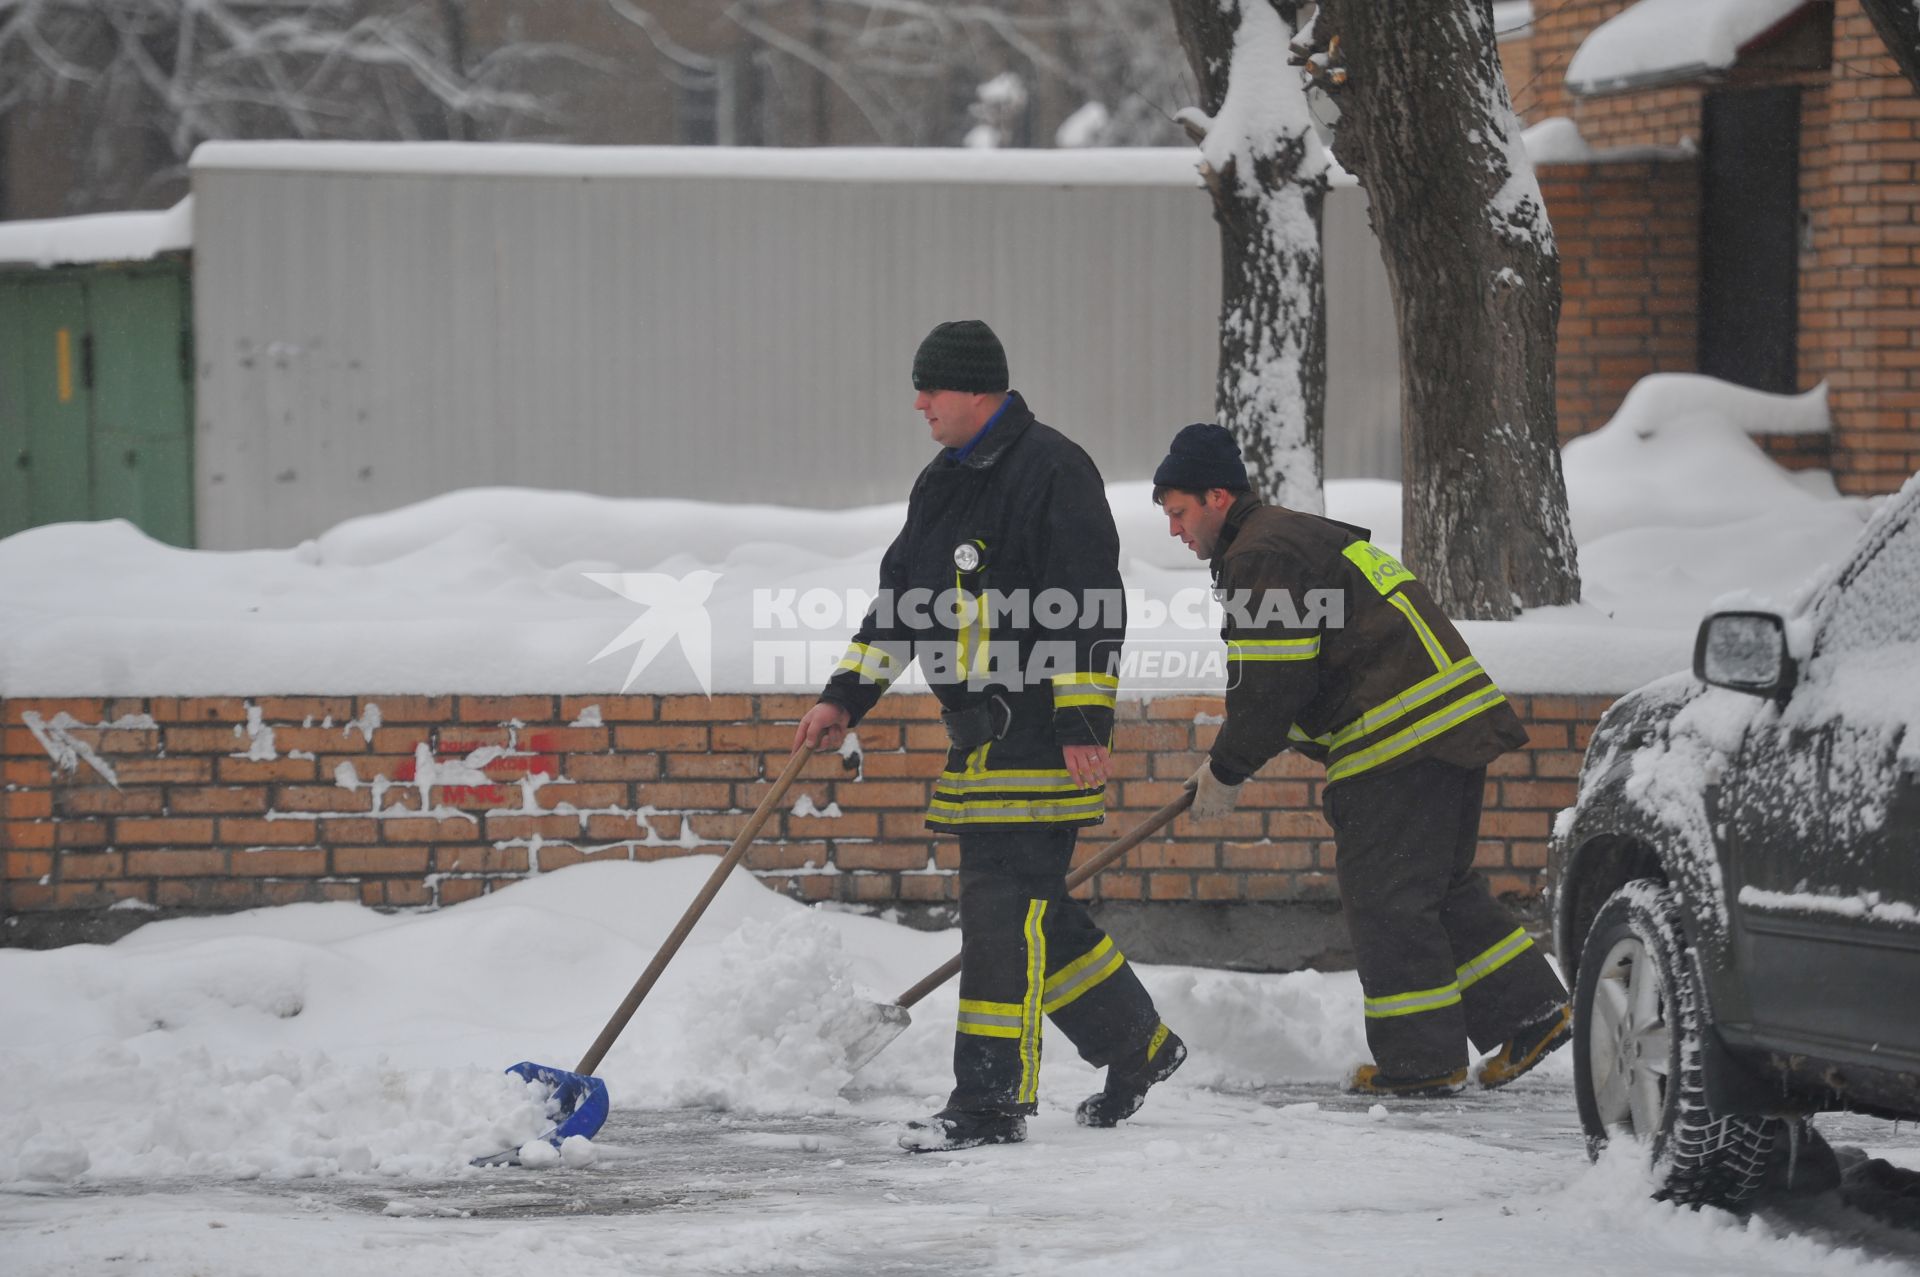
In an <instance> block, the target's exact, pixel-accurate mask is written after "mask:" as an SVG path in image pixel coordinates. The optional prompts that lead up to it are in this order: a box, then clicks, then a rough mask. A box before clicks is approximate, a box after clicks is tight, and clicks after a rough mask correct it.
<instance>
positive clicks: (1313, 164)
mask: <svg viewBox="0 0 1920 1277" xmlns="http://www.w3.org/2000/svg"><path fill="white" fill-rule="evenodd" d="M1172 3H1173V16H1174V24H1175V26H1176V27H1177V28H1178V30H1179V32H1180V44H1181V47H1182V48H1184V49H1185V50H1186V53H1187V59H1188V61H1189V62H1191V63H1192V65H1193V72H1194V77H1195V78H1196V79H1197V80H1198V81H1199V84H1200V101H1201V111H1200V112H1199V113H1195V112H1191V111H1189V112H1183V113H1182V116H1181V119H1182V123H1183V124H1185V125H1186V126H1187V131H1188V134H1189V135H1190V136H1192V137H1193V138H1194V139H1195V140H1196V141H1197V142H1199V143H1200V145H1201V148H1202V153H1203V155H1204V157H1205V158H1204V161H1203V164H1202V167H1201V175H1202V176H1203V177H1204V178H1205V179H1206V183H1207V189H1208V191H1209V192H1210V193H1211V195H1212V197H1213V217H1214V221H1215V222H1217V223H1218V224H1219V226H1220V267H1221V289H1220V365H1219V372H1218V375H1217V378H1216V380H1215V386H1214V412H1215V414H1216V416H1217V418H1218V420H1219V422H1220V424H1221V425H1223V426H1225V427H1226V428H1227V429H1228V430H1229V431H1231V432H1232V433H1233V436H1234V438H1235V439H1237V440H1239V442H1240V450H1241V453H1242V454H1243V455H1244V456H1245V458H1246V463H1247V474H1248V477H1249V478H1251V479H1252V481H1253V486H1254V488H1255V490H1256V491H1257V492H1259V494H1260V495H1261V496H1262V497H1263V498H1265V499H1266V500H1269V501H1274V502H1278V503H1279V504H1281V505H1286V506H1290V507H1292V508H1293V509H1296V510H1307V511H1310V512H1312V513H1316V514H1317V513H1319V512H1320V511H1321V510H1323V509H1324V508H1325V498H1324V496H1323V493H1322V487H1321V471H1322V466H1321V444H1322V434H1323V430H1324V422H1325V416H1326V385H1327V376H1326V369H1327V320H1326V313H1327V310H1326V280H1325V276H1324V274H1323V272H1322V270H1321V259H1320V215H1321V209H1322V207H1323V206H1324V204H1325V202H1326V193H1327V181H1326V176H1325V159H1324V154H1323V153H1322V151H1321V149H1320V146H1319V143H1318V141H1317V140H1316V139H1315V138H1314V136H1313V130H1312V124H1311V121H1310V120H1309V119H1308V117H1307V115H1306V102H1305V97H1304V95H1303V94H1302V93H1300V92H1299V91H1298V90H1293V91H1292V92H1291V94H1290V96H1291V97H1292V98H1295V99H1298V108H1299V110H1298V113H1297V118H1285V117H1284V115H1283V116H1282V117H1281V118H1275V117H1274V116H1272V115H1271V114H1269V113H1266V112H1263V111H1262V110H1261V103H1262V101H1263V100H1264V101H1266V102H1269V103H1270V102H1271V101H1272V99H1274V98H1275V97H1277V96H1279V95H1277V94H1275V93H1274V92H1273V87H1272V86H1273V84H1274V83H1275V82H1278V83H1279V84H1281V85H1284V86H1287V87H1288V88H1291V86H1292V85H1293V84H1295V83H1297V78H1298V73H1297V72H1296V71H1295V70H1294V69H1293V68H1292V67H1290V66H1288V65H1287V64H1286V55H1285V48H1286V42H1287V38H1288V37H1290V36H1291V35H1292V34H1293V32H1294V30H1295V29H1296V27H1297V23H1296V18H1297V16H1298V10H1299V9H1300V7H1301V6H1300V5H1299V4H1298V3H1289V2H1288V0H1172ZM1236 80H1237V81H1238V82H1239V83H1240V85H1241V92H1242V94H1243V95H1244V97H1243V100H1242V101H1240V102H1232V103H1230V101H1229V99H1230V97H1231V96H1236V95H1235V93H1234V90H1235V84H1236ZM1248 100H1250V104H1249V101H1248ZM1230 107H1231V110H1230V109H1229V108H1230Z"/></svg>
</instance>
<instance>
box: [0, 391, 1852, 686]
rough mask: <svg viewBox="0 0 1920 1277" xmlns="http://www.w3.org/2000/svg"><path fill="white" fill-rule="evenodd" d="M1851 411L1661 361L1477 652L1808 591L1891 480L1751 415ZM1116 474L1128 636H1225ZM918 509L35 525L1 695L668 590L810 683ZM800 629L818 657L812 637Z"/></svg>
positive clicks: (1391, 497)
mask: <svg viewBox="0 0 1920 1277" xmlns="http://www.w3.org/2000/svg"><path fill="white" fill-rule="evenodd" d="M1825 425H1826V398H1825V390H1824V389H1818V390H1815V391H1811V392H1809V393H1808V394H1806V395H1801V396H1796V397H1783V396H1774V395H1767V394H1762V393H1760V392H1757V391H1749V390H1743V389H1740V388H1738V387H1732V386H1727V385H1724V384H1722V383H1718V382H1714V381H1711V380H1709V379H1707V378H1701V377H1690V376H1678V375H1671V376H1660V377H1650V378H1648V379H1646V380H1645V381H1643V382H1642V383H1641V384H1640V386H1639V387H1638V388H1637V389H1636V390H1635V391H1634V392H1633V394H1632V395H1631V396H1630V397H1629V398H1628V400H1627V402H1626V403H1625V404H1623V405H1622V408H1621V410H1620V412H1619V414H1618V415H1617V416H1616V417H1615V418H1614V420H1613V421H1612V422H1611V423H1610V424H1609V425H1608V426H1607V427H1606V428H1605V429H1603V430H1600V431H1597V432H1595V433H1593V434H1591V435H1588V436H1585V437H1583V438H1580V439H1577V440H1575V441H1573V442H1572V443H1571V444H1569V445H1568V446H1567V448H1566V449H1565V468H1566V474H1567V487H1568V495H1569V500H1570V503H1571V508H1572V515H1573V522H1574V529H1575V533H1576V535H1577V537H1578V539H1579V542H1580V567H1581V571H1582V574H1583V580H1584V583H1585V593H1584V601H1583V602H1582V603H1581V604H1579V605H1578V606H1574V607H1565V608H1547V609H1541V610H1537V611H1534V612H1530V613H1528V614H1527V615H1526V616H1525V617H1524V618H1523V619H1522V621H1521V622H1520V623H1519V624H1513V625H1506V624H1469V625H1467V626H1465V627H1464V628H1465V632H1466V635H1467V638H1468V641H1469V642H1470V643H1471V644H1472V646H1473V649H1474V651H1475V653H1476V654H1477V655H1478V656H1479V657H1480V658H1481V660H1482V662H1483V663H1484V664H1485V665H1486V666H1487V668H1488V669H1489V670H1490V671H1491V672H1492V673H1493V675H1494V677H1495V678H1496V679H1497V680H1498V681H1499V682H1500V683H1501V684H1502V685H1503V686H1504V687H1506V688H1507V689H1508V690H1510V691H1516V692H1555V691H1564V692H1622V691H1626V690H1629V689H1630V688H1633V687H1636V686H1638V685H1639V684H1641V683H1644V682H1646V681H1647V680H1649V679H1651V678H1654V677H1657V676H1659V675H1661V674H1664V673H1667V672H1669V671H1672V670H1676V669H1680V668H1682V667H1684V666H1685V665H1686V664H1687V663H1688V661H1689V659H1690V657H1691V653H1692V647H1693V634H1694V628H1695V626H1696V625H1697V623H1698V621H1699V619H1700V617H1701V615H1702V614H1703V613H1704V612H1705V611H1706V610H1707V609H1708V608H1709V607H1710V606H1711V605H1712V603H1713V601H1714V600H1715V599H1716V598H1718V597H1720V596H1722V595H1724V594H1726V593H1728V592H1730V591H1736V590H1742V591H1749V592H1751V594H1753V595H1757V596H1760V597H1763V598H1764V597H1771V598H1772V599H1774V600H1775V601H1776V602H1777V603H1779V604H1782V605H1784V604H1787V603H1789V602H1791V601H1792V600H1793V598H1794V597H1795V596H1796V595H1797V594H1798V593H1799V591H1800V590H1801V589H1802V588H1803V587H1804V586H1805V584H1806V583H1807V582H1808V581H1809V579H1810V578H1812V577H1813V576H1814V575H1815V574H1816V573H1817V572H1818V571H1819V570H1820V569H1821V568H1822V567H1823V566H1826V565H1830V564H1833V563H1837V562H1838V561H1840V560H1841V559H1842V558H1844V557H1845V555H1846V553H1847V549H1848V546H1849V545H1850V544H1851V542H1852V541H1853V539H1854V537H1855V536H1856V535H1857V534H1858V532H1859V530H1860V528H1861V526H1862V524H1863V523H1864V522H1865V520H1866V518H1867V517H1868V516H1869V514H1870V513H1871V511H1872V507H1873V503H1872V502H1870V501H1867V500H1861V499H1856V498H1842V497H1839V496H1837V495H1836V494H1835V492H1834V490H1833V485H1832V481H1831V479H1830V478H1829V477H1828V476H1826V475H1825V474H1824V473H1816V474H1811V475H1791V474H1789V473H1788V472H1786V471H1784V470H1782V469H1780V468H1779V467H1778V466H1776V465H1774V464H1773V463H1772V462H1771V461H1770V460H1768V459H1767V458H1766V456H1765V455H1764V454H1763V453H1762V452H1761V451H1760V450H1759V449H1758V448H1757V447H1756V446H1755V445H1754V443H1753V441H1752V440H1751V439H1750V438H1749V437H1748V435H1749V433H1751V432H1760V431H1767V432H1797V431H1806V430H1810V429H1814V430H1817V429H1823V428H1824V427H1825ZM1094 451H1095V453H1096V456H1097V453H1098V449H1097V447H1096V448H1095V449H1094ZM1108 495H1109V499H1110V500H1111V502H1112V505H1113V509H1114V513H1115V516H1116V518H1117V519H1118V522H1119V525H1120V530H1121V537H1122V542H1123V546H1122V563H1121V569H1122V573H1123V575H1124V577H1125V579H1126V582H1127V585H1128V587H1129V589H1130V590H1131V591H1133V592H1134V606H1133V610H1132V618H1131V619H1132V622H1133V624H1132V628H1131V630H1130V631H1129V650H1130V651H1133V652H1144V651H1147V650H1156V649H1157V650H1160V651H1167V652H1175V651H1179V650H1182V645H1185V646H1186V647H1187V648H1190V649H1197V650H1204V651H1207V652H1214V653H1217V651H1218V626H1217V624H1215V623H1212V622H1210V621H1209V620H1208V619H1207V618H1206V616H1205V615H1204V607H1205V604H1206V598H1207V585H1208V583H1207V577H1206V572H1205V569H1204V566H1203V565H1201V564H1200V563H1198V562H1196V561H1195V560H1194V559H1193V558H1192V556H1191V555H1189V554H1188V553H1187V551H1186V550H1185V549H1184V548H1183V547H1182V546H1181V545H1180V544H1179V542H1177V541H1175V540H1172V539H1171V538H1169V537H1168V536H1167V532H1166V523H1165V520H1164V519H1163V518H1162V517H1161V515H1160V513H1159V511H1158V510H1157V509H1156V508H1155V507H1154V505H1153V503H1152V501H1151V499H1150V495H1149V487H1148V485H1147V484H1145V483H1116V484H1114V485H1112V486H1111V488H1110V489H1109V494H1108ZM1327 505H1328V508H1329V512H1330V513H1331V514H1332V515H1333V516H1334V517H1335V518H1339V519H1344V520H1346V521H1348V522H1352V523H1357V524H1360V525H1362V526H1365V527H1368V528H1371V529H1372V530H1373V534H1374V540H1375V541H1376V542H1378V543H1379V544H1381V545H1382V546H1384V547H1386V548H1387V549H1389V550H1396V549H1397V548H1398V547H1399V544H1400V539H1401V529H1400V524H1401V518H1400V488H1399V485H1398V484H1394V483H1385V482H1378V481H1349V482H1336V483H1333V484H1330V485H1329V486H1328V492H1327ZM903 515H904V507H903V506H901V505H884V506H873V507H869V508H865V509H855V510H839V511H821V510H798V509H783V508H776V507H769V506H741V505H720V504H712V503H700V502H692V501H669V500H645V501H621V500H611V499H606V498H599V497H588V496H581V495H578V494H571V493H551V492H533V491H525V490H513V489H485V490H469V491H464V492H456V493H452V494H449V495H447V496H444V497H440V498H436V499H434V500H431V501H426V502H423V503H421V504H419V505H416V506H412V507H409V508H406V509H402V510H397V511H393V512H391V513H388V514H383V515H379V516H374V517H369V518H362V519H354V520H351V521H349V522H347V523H343V524H341V525H340V526H338V527H336V528H334V529H332V530H331V531H329V532H327V533H325V534H324V535H322V536H320V537H318V538H316V539H315V540H312V541H308V542H306V543H304V544H302V545H299V546H297V547H295V548H293V549H289V550H257V551H246V552H238V553H214V552H194V551H184V550H178V549H174V548H172V547H169V546H166V545H162V544H160V543H158V542H155V541H152V540H149V539H148V538H146V537H145V536H143V535H141V534H140V532H139V531H137V530H136V529H135V528H133V527H132V526H131V525H129V524H127V523H124V522H109V523H93V524H60V525H55V526H51V527H43V528H36V529H33V530H30V531H27V532H22V533H19V534H17V535H15V536H12V537H9V538H6V539H5V540H0V695H8V696H32V695H172V694H178V695H216V694H240V695H259V694H264V693H272V692H296V693H314V694H326V693H332V694H363V693H380V692H417V693H438V692H451V691H459V692H469V693H488V692H505V693H511V692H525V691H532V690H539V691H546V692H581V693H594V692H603V693H605V692H615V691H619V690H621V687H622V684H623V682H624V681H625V680H626V679H627V677H628V675H629V672H630V671H631V670H632V668H633V658H634V654H635V653H636V652H638V651H645V650H646V648H645V645H644V641H643V643H642V644H640V645H638V646H635V647H630V648H627V649H624V650H621V651H616V652H613V653H611V654H608V655H607V656H605V657H604V658H603V659H598V660H596V659H595V658H596V656H597V655H598V654H599V653H600V652H601V651H602V649H603V648H605V647H606V646H607V645H608V644H609V642H610V641H611V640H613V639H615V638H616V636H618V635H620V634H621V633H622V631H623V630H625V629H626V628H627V627H628V625H629V624H630V623H633V622H634V621H635V620H636V619H637V618H638V619H642V620H644V619H645V617H647V616H650V615H653V611H657V610H658V607H659V605H661V604H663V603H664V604H669V605H671V606H670V607H669V610H673V608H674V607H677V608H678V609H679V610H680V612H681V613H682V614H683V615H686V616H699V617H702V618H704V619H703V620H702V621H701V622H700V623H699V624H697V625H695V626H692V627H691V628H689V629H687V630H685V631H684V633H685V637H684V638H683V640H682V642H683V644H689V643H690V644H691V646H694V647H700V648H703V649H706V650H710V652H711V681H710V682H709V683H708V684H707V688H708V690H712V691H715V692H720V691H749V690H777V689H780V688H788V689H793V690H804V689H810V688H813V687H817V686H818V685H819V683H820V682H821V681H823V679H824V677H825V674H826V673H827V672H828V671H829V670H830V669H831V668H832V665H833V663H834V662H835V661H837V660H838V659H839V658H840V656H841V655H842V654H843V652H844V650H845V642H846V638H847V636H848V635H849V634H850V633H851V632H852V630H853V629H854V626H855V625H856V624H857V622H858V619H859V614H860V612H861V611H862V610H863V608H864V606H865V600H866V597H867V595H868V594H869V593H870V592H871V591H872V590H873V588H874V585H875V582H876V578H877V575H878V563H879V557H880V553H881V551H882V550H883V549H884V548H885V546H886V545H887V543H888V542H889V541H890V540H891V539H892V537H893V534H894V533H895V532H896V531H897V530H898V529H899V526H900V523H901V520H902V518H903ZM650 608H651V609H653V611H650V610H649V609H650ZM1156 608H1158V609H1159V610H1160V611H1161V612H1163V613H1164V614H1165V615H1164V616H1162V617H1160V618H1159V619H1158V620H1156V618H1155V615H1154V612H1155V609H1156ZM643 628H644V626H643ZM796 644H798V645H799V646H800V649H801V651H802V653H803V655H804V656H805V657H806V658H807V660H802V661H799V662H795V663H789V662H790V657H789V656H787V655H785V653H788V652H791V651H792V649H793V647H794V645H796ZM808 661H810V663H811V668H808V667H807V665H808ZM697 665H698V662H697V660H695V659H693V658H691V657H690V655H689V651H688V647H687V646H684V645H676V644H668V645H667V646H666V647H665V648H664V649H662V650H659V651H656V652H649V653H648V661H647V664H646V666H645V668H644V670H643V671H642V673H641V677H640V678H639V680H638V681H637V682H636V683H635V684H634V690H637V691H645V692H691V691H696V690H700V689H701V686H702V684H701V680H700V671H699V670H698V668H697ZM1151 690H1154V689H1153V687H1152V686H1150V685H1149V684H1148V682H1147V681H1146V680H1139V679H1133V680H1129V681H1127V682H1126V684H1125V685H1124V687H1123V691H1131V692H1134V693H1139V692H1143V691H1151ZM1160 690H1181V691H1187V690H1200V691H1205V690H1212V689H1210V688H1208V687H1206V686H1204V685H1203V686H1197V687H1196V686H1181V687H1177V688H1176V687H1171V686H1168V685H1166V684H1164V683H1163V684H1161V685H1160Z"/></svg>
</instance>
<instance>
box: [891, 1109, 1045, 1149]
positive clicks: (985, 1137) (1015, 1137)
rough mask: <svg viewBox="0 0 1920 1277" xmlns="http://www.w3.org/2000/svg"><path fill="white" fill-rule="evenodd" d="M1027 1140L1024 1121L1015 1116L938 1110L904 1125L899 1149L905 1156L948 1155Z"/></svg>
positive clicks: (1010, 1114)
mask: <svg viewBox="0 0 1920 1277" xmlns="http://www.w3.org/2000/svg"><path fill="white" fill-rule="evenodd" d="M1026 1138H1027V1119H1026V1118H1024V1117H1021V1116H1020V1115H1019V1114H1018V1113H979V1112H972V1111H969V1110H967V1109H942V1110H940V1111H939V1112H938V1113H935V1114H934V1115H933V1116H932V1117H929V1118H927V1119H925V1120H924V1121H919V1122H908V1123H907V1129H906V1131H905V1133H903V1134H902V1135H901V1136H900V1147H901V1148H904V1149H906V1150H907V1151H908V1152H909V1153H950V1152H952V1151H954V1150H955V1149H962V1148H978V1147H979V1146H980V1145H982V1144H1018V1143H1019V1142H1020V1141H1021V1140H1024V1139H1026Z"/></svg>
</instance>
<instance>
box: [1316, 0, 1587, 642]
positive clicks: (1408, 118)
mask: <svg viewBox="0 0 1920 1277" xmlns="http://www.w3.org/2000/svg"><path fill="white" fill-rule="evenodd" d="M1315 29H1316V30H1315V34H1316V37H1317V39H1318V40H1320V41H1327V40H1329V39H1330V38H1331V37H1338V39H1339V58H1340V59H1343V63H1342V64H1343V65H1344V68H1345V71H1346V74H1347V80H1346V83H1345V86H1344V87H1343V88H1340V89H1339V90H1338V91H1337V96H1336V98H1335V100H1336V101H1337V103H1338V105H1339V108H1340V120H1339V131H1338V135H1337V137H1336V140H1335V143H1334V145H1335V149H1336V151H1337V152H1338V154H1339V157H1340V162H1341V164H1342V166H1343V167H1345V168H1346V169H1348V170H1349V171H1350V172H1352V173H1354V174H1355V175H1357V176H1358V177H1359V178H1360V182H1361V185H1362V186H1364V187H1365V188H1366V192H1367V197H1368V199H1369V201H1370V203H1371V208H1372V218H1373V225H1374V228H1375V230H1376V231H1377V233H1378V235H1379V238H1380V244H1381V248H1382V250H1383V254H1384V257H1385V261H1386V268H1387V278H1388V282H1389V283H1390V284H1391V286H1392V291H1393V303H1394V313H1395V317H1396V319H1397V320H1398V324H1399V330H1400V381H1401V391H1400V413H1401V436H1402V444H1401V447H1402V455H1403V457H1404V460H1405V482H1404V485H1403V494H1404V495H1403V498H1402V500H1403V503H1404V510H1405V521H1406V527H1405V534H1404V548H1405V557H1406V559H1407V561H1408V563H1409V565H1410V566H1411V567H1412V568H1413V570H1414V572H1415V573H1416V574H1417V575H1418V576H1419V577H1420V578H1421V579H1422V580H1423V581H1425V582H1426V584H1427V586H1428V588H1429V589H1431V590H1432V591H1433V593H1434V595H1435V596H1436V598H1437V599H1438V600H1439V602H1440V603H1441V605H1442V606H1443V607H1445V608H1446V610H1447V612H1448V614H1449V615H1452V616H1456V617H1466V618H1472V619H1479V620H1506V619H1509V618H1511V617H1512V616H1513V614H1514V611H1515V609H1516V608H1519V607H1539V606H1546V605H1550V604H1559V603H1572V602H1575V601H1577V600H1578V599H1579V597H1580V576H1579V570H1578V567H1577V565H1576V561H1575V550H1574V544H1573V533H1572V529H1571V527H1570V526H1569V524H1568V520H1567V493H1566V484H1565V481H1564V480H1563V478H1562V476H1561V472H1560V447H1559V437H1558V429H1557V426H1556V417H1555V408H1554V376H1555V371H1554V355H1555V344H1556V333H1557V330H1558V326H1559V318H1560V261H1559V255H1558V253H1557V251H1556V250H1555V247H1554V241H1553V229H1552V227H1551V226H1550V225H1549V224H1548V221H1547V211H1546V207H1545V205H1544V204H1543V203H1542V201H1541V198H1540V188H1539V185H1538V184H1537V183H1536V182H1535V180H1534V176H1533V166H1532V164H1531V163H1530V162H1529V161H1528V159H1527V156H1526V152H1525V150H1524V149H1523V148H1522V147H1521V144H1520V136H1519V132H1520V130H1519V122H1518V120H1516V119H1515V117H1514V114H1513V107H1512V104H1511V103H1510V102H1509V101H1508V99H1507V90H1506V83H1505V81H1504V80H1503V79H1502V78H1501V75H1500V64H1499V56H1498V54H1497V53H1496V51H1495V48H1494V38H1493V13H1492V8H1491V5H1490V3H1489V0H1468V2H1467V3H1466V4H1461V3H1460V2H1459V0H1402V2H1401V3H1398V4H1392V5H1382V4H1378V3H1376V2H1375V0H1325V3H1323V4H1322V6H1321V11H1320V13H1319V16H1318V19H1317V21H1316V24H1315Z"/></svg>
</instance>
